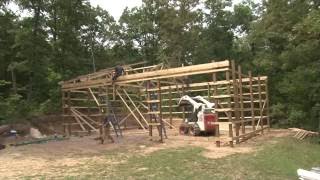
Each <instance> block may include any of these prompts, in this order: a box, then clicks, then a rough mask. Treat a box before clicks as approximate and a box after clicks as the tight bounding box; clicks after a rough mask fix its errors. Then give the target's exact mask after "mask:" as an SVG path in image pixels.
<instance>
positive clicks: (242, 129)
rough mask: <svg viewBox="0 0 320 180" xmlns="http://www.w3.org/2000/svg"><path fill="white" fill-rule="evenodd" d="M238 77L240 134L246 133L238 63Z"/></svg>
mask: <svg viewBox="0 0 320 180" xmlns="http://www.w3.org/2000/svg"><path fill="white" fill-rule="evenodd" d="M238 79H239V94H240V113H241V132H242V134H245V133H246V128H245V124H244V109H243V108H244V107H243V92H242V90H243V89H242V72H241V67H240V65H238Z"/></svg>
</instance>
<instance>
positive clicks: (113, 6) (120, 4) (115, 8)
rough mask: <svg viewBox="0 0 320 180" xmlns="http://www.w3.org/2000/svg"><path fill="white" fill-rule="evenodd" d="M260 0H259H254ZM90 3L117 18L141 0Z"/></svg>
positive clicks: (105, 0)
mask: <svg viewBox="0 0 320 180" xmlns="http://www.w3.org/2000/svg"><path fill="white" fill-rule="evenodd" d="M241 1H242V0H233V4H238V3H240V2H241ZM254 1H260V0H254ZM90 4H91V5H92V6H94V7H96V6H100V7H101V8H103V9H105V10H107V11H108V12H109V13H110V14H111V15H112V16H113V17H114V18H115V19H116V20H119V18H120V16H121V14H122V12H123V10H124V9H125V8H126V7H128V8H129V9H130V8H133V7H135V6H141V5H142V0H90ZM9 7H10V8H11V9H12V10H13V11H15V12H17V11H18V9H19V8H18V7H17V5H15V4H14V3H11V4H10V5H9ZM20 13H21V14H22V16H25V15H27V14H26V13H25V12H20Z"/></svg>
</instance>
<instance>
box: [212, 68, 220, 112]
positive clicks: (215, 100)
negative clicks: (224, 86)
mask: <svg viewBox="0 0 320 180" xmlns="http://www.w3.org/2000/svg"><path fill="white" fill-rule="evenodd" d="M212 81H213V82H214V83H215V82H217V74H216V73H212ZM216 95H218V87H217V85H216V84H215V85H214V86H213V97H214V96H216ZM213 99H214V103H215V108H216V109H217V108H219V105H218V103H219V101H218V100H217V99H216V98H213Z"/></svg>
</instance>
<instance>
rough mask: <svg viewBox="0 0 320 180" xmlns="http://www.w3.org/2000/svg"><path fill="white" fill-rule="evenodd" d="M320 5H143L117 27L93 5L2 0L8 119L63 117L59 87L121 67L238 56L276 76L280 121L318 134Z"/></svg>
mask: <svg viewBox="0 0 320 180" xmlns="http://www.w3.org/2000/svg"><path fill="white" fill-rule="evenodd" d="M12 3H14V4H16V5H17V6H18V7H19V11H20V12H23V13H22V14H23V15H21V14H20V13H17V12H15V11H13V10H12V9H11V8H10V4H12ZM319 7H320V2H319V1H318V0H268V1H262V2H261V3H254V1H251V0H245V1H243V2H242V3H240V4H237V5H234V6H233V5H232V1H231V0H143V2H142V5H141V6H139V7H134V8H131V9H129V8H126V9H125V10H124V11H123V13H122V15H121V17H120V19H119V20H118V21H116V20H115V19H114V18H113V17H112V16H111V15H110V14H109V13H108V12H107V11H106V10H104V9H102V8H100V7H93V6H91V5H90V1H88V0H68V1H65V0H2V1H0V122H2V123H4V122H10V121H14V120H17V119H20V118H21V117H28V116H30V115H38V114H43V113H55V112H59V110H60V107H61V105H60V104H61V102H60V99H61V97H60V96H61V92H60V89H59V85H58V82H59V81H61V80H66V79H69V78H72V77H74V76H77V75H80V74H86V73H91V72H94V71H95V70H98V69H102V68H105V67H108V66H114V65H115V64H117V63H119V62H123V63H133V62H137V61H148V62H149V63H150V64H154V63H158V62H164V63H166V64H168V65H169V66H171V67H174V66H178V65H181V64H186V65H188V64H200V63H206V62H210V61H211V60H213V59H214V60H224V59H234V60H235V61H236V62H237V63H238V64H241V65H242V66H243V67H244V69H245V70H251V71H253V72H254V73H255V74H263V75H268V76H269V81H270V82H269V88H270V89H269V91H270V103H271V113H272V119H273V123H274V124H276V125H286V126H297V127H304V128H308V129H313V130H315V129H317V128H318V127H319V121H320V80H319V77H320V51H319V49H320V44H319V41H320V10H319Z"/></svg>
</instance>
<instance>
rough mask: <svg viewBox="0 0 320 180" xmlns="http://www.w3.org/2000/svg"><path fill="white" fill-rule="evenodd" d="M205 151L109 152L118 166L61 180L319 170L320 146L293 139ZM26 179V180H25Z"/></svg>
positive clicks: (91, 166) (265, 175)
mask: <svg viewBox="0 0 320 180" xmlns="http://www.w3.org/2000/svg"><path fill="white" fill-rule="evenodd" d="M203 151H205V149H202V148H198V147H185V148H178V149H166V150H159V151H156V152H153V153H151V154H148V155H142V154H130V153H128V152H126V150H120V151H118V152H109V153H107V154H106V155H105V158H106V160H108V162H110V159H111V160H115V161H120V162H119V163H117V164H109V163H107V162H106V163H98V164H96V163H95V162H90V163H88V164H87V165H86V166H83V167H81V168H80V169H78V172H79V174H80V175H79V176H66V174H64V175H63V176H61V177H59V178H62V179H297V175H296V170H297V169H298V168H305V169H309V168H311V167H314V166H320V145H319V144H315V143H310V142H309V141H299V140H296V139H293V138H289V137H286V138H276V143H269V144H265V145H262V146H261V150H259V151H256V152H252V153H248V154H235V155H230V156H227V157H224V158H220V159H209V158H206V157H204V156H202V152H203ZM82 174H83V175H82ZM26 179H28V178H26Z"/></svg>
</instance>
